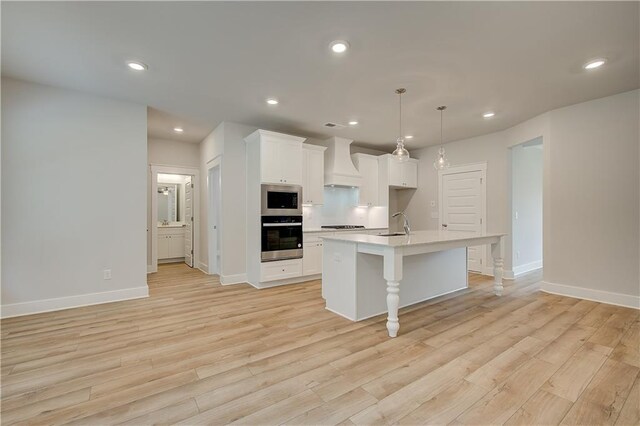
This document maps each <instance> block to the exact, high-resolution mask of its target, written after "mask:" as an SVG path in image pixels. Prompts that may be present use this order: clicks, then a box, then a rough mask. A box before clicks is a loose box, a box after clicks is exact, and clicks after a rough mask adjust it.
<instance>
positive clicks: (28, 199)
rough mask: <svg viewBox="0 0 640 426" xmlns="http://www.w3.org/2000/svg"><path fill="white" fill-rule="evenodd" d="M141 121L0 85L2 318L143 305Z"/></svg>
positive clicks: (85, 99)
mask: <svg viewBox="0 0 640 426" xmlns="http://www.w3.org/2000/svg"><path fill="white" fill-rule="evenodd" d="M146 111H147V109H146V106H144V105H135V104H131V103H126V102H121V101H116V100H112V99H106V98H101V97H97V96H92V95H88V94H85V93H81V92H76V91H70V90H65V89H59V88H54V87H50V86H44V85H39V84H32V83H27V82H22V81H18V80H13V79H7V78H3V79H2V197H3V198H2V265H3V268H2V316H3V317H8V316H16V315H24V314H29V313H35V312H43V311H48V310H57V309H64V308H69V307H75V306H82V305H87V304H95V303H105V302H111V301H116V300H122V299H131V298H137V297H145V296H147V294H148V291H147V283H146V266H145V265H146V261H145V257H146V243H145V229H146V198H147V189H146V185H145V183H146V175H145V169H146V163H147V112H146ZM104 269H111V271H112V278H111V279H110V280H105V279H103V270H104Z"/></svg>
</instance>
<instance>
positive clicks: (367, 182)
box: [352, 154, 379, 207]
mask: <svg viewBox="0 0 640 426" xmlns="http://www.w3.org/2000/svg"><path fill="white" fill-rule="evenodd" d="M354 157H355V158H354ZM352 158H354V159H355V163H356V167H357V169H358V171H359V172H360V175H361V176H362V184H361V185H360V189H359V192H358V205H360V206H368V207H372V206H377V205H379V203H378V191H379V188H378V159H377V158H376V157H373V156H371V157H370V156H365V155H357V154H356V155H354V156H353V157H352Z"/></svg>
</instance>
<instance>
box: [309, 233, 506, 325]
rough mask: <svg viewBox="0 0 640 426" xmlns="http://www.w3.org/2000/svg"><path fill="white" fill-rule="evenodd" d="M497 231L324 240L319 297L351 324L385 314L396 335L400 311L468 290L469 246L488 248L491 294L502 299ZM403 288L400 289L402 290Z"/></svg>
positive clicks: (331, 237) (358, 236) (368, 236)
mask: <svg viewBox="0 0 640 426" xmlns="http://www.w3.org/2000/svg"><path fill="white" fill-rule="evenodd" d="M504 235H505V234H501V233H486V234H481V235H479V234H476V233H468V232H459V231H415V232H412V233H411V234H410V235H400V236H388V237H386V236H378V235H366V234H355V235H353V234H352V235H340V234H336V235H332V236H327V237H324V238H323V239H324V244H323V245H324V248H323V265H322V296H323V297H324V298H325V300H326V308H327V309H328V310H330V311H332V312H334V313H336V314H338V315H341V316H343V317H345V318H348V319H350V320H352V321H360V320H363V319H365V318H370V317H372V316H376V315H379V314H382V313H384V312H388V317H387V329H388V330H389V336H391V337H395V336H396V335H397V334H398V330H399V328H400V323H399V320H398V309H399V308H401V307H405V306H409V305H413V304H415V303H418V302H422V301H424V300H427V299H431V298H434V297H437V296H441V295H443V294H447V293H451V292H454V291H457V290H461V289H463V288H466V287H467V247H472V246H479V245H485V244H488V245H491V254H492V257H493V272H494V291H495V294H496V295H498V296H500V295H502V289H503V287H502V265H503V261H502V237H503V236H504ZM401 290H402V291H401Z"/></svg>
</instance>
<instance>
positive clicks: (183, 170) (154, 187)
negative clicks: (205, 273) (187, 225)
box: [147, 163, 200, 273]
mask: <svg viewBox="0 0 640 426" xmlns="http://www.w3.org/2000/svg"><path fill="white" fill-rule="evenodd" d="M149 166H150V170H151V188H149V190H150V191H151V223H150V224H149V226H150V227H151V270H149V267H147V273H152V272H158V226H157V225H158V173H167V174H175V175H187V176H193V181H192V183H193V186H194V191H193V218H194V221H193V264H194V266H195V265H196V263H197V261H198V259H200V171H199V170H198V169H197V168H192V167H177V166H166V165H161V164H153V163H151V164H149Z"/></svg>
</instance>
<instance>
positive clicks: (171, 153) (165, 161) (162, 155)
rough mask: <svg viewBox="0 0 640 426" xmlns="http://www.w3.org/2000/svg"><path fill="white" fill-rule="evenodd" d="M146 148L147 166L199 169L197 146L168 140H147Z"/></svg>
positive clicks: (198, 148) (198, 150)
mask: <svg viewBox="0 0 640 426" xmlns="http://www.w3.org/2000/svg"><path fill="white" fill-rule="evenodd" d="M147 148H148V157H149V164H156V165H163V166H175V167H194V168H198V167H200V146H199V144H196V143H188V142H181V141H174V140H168V139H149V141H148V143H147Z"/></svg>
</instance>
